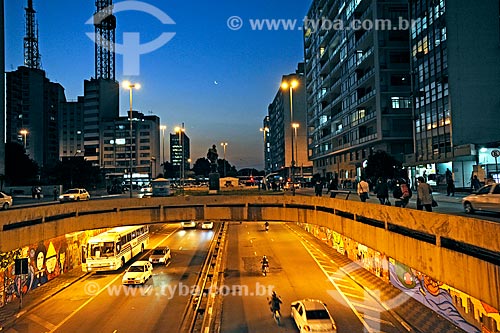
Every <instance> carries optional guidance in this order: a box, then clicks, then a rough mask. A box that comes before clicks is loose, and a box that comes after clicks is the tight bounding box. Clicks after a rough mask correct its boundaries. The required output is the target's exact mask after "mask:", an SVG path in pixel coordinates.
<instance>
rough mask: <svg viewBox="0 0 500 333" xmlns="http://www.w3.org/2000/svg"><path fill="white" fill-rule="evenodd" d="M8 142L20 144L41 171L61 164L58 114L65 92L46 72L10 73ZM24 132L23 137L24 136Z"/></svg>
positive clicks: (8, 78) (16, 71) (29, 69)
mask: <svg viewBox="0 0 500 333" xmlns="http://www.w3.org/2000/svg"><path fill="white" fill-rule="evenodd" d="M6 78H7V80H6V83H7V89H6V92H7V98H6V100H7V101H6V102H7V103H6V106H7V110H6V111H7V116H6V120H7V124H6V129H7V133H6V134H7V142H18V143H19V144H21V145H24V146H25V147H26V153H27V154H28V155H29V157H30V158H31V159H33V160H34V161H35V162H37V163H38V166H40V167H42V168H43V167H50V166H53V165H54V164H55V163H57V161H59V112H60V108H61V106H62V104H63V103H64V102H65V101H66V97H65V95H64V88H63V87H62V86H61V85H60V84H59V83H54V82H51V81H50V80H49V79H48V78H47V77H46V76H45V71H43V70H41V69H36V68H28V67H25V66H21V67H19V68H18V69H17V70H15V71H13V72H7V75H6ZM21 130H24V131H26V132H24V134H22V133H21Z"/></svg>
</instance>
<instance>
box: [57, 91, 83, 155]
mask: <svg viewBox="0 0 500 333" xmlns="http://www.w3.org/2000/svg"><path fill="white" fill-rule="evenodd" d="M83 102H84V98H83V96H78V99H77V100H76V101H66V102H64V103H62V104H61V112H60V113H59V138H60V140H59V156H60V158H61V159H62V158H63V157H75V156H79V155H81V156H83V153H84V140H83V126H84V121H83V119H84V117H83V110H84V109H83V106H84V103H83Z"/></svg>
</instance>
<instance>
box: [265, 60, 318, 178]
mask: <svg viewBox="0 0 500 333" xmlns="http://www.w3.org/2000/svg"><path fill="white" fill-rule="evenodd" d="M282 83H284V85H283V87H281V89H278V92H277V93H276V96H275V97H274V100H273V102H272V103H271V104H270V105H269V107H268V110H267V111H268V116H267V117H266V119H267V121H268V126H267V127H268V128H269V135H268V136H267V140H266V145H268V146H269V152H268V156H269V166H270V171H271V172H272V173H278V174H279V175H280V176H282V177H287V178H291V176H292V163H293V164H294V172H295V176H296V177H301V176H305V175H307V176H309V175H310V174H311V171H312V170H311V168H310V167H311V163H310V162H309V160H308V158H307V138H306V133H307V125H306V96H305V80H304V64H303V63H300V64H299V65H298V69H297V71H296V72H295V73H293V74H289V75H284V76H283V77H282ZM293 124H296V125H295V127H293Z"/></svg>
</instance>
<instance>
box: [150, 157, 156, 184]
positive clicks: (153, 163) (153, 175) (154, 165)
mask: <svg viewBox="0 0 500 333" xmlns="http://www.w3.org/2000/svg"><path fill="white" fill-rule="evenodd" d="M150 169H151V170H150V171H151V178H150V179H149V182H150V183H151V181H152V180H153V179H154V178H155V177H156V176H155V174H156V157H154V156H151V167H150ZM153 170H154V171H153Z"/></svg>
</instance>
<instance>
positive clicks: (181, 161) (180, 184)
mask: <svg viewBox="0 0 500 333" xmlns="http://www.w3.org/2000/svg"><path fill="white" fill-rule="evenodd" d="M174 130H175V133H178V134H179V145H180V146H181V160H180V164H179V186H180V187H181V188H182V177H183V173H184V142H183V141H184V140H183V138H182V137H183V134H182V133H183V132H185V131H186V129H185V128H184V127H179V126H177V127H175V129H174Z"/></svg>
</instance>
